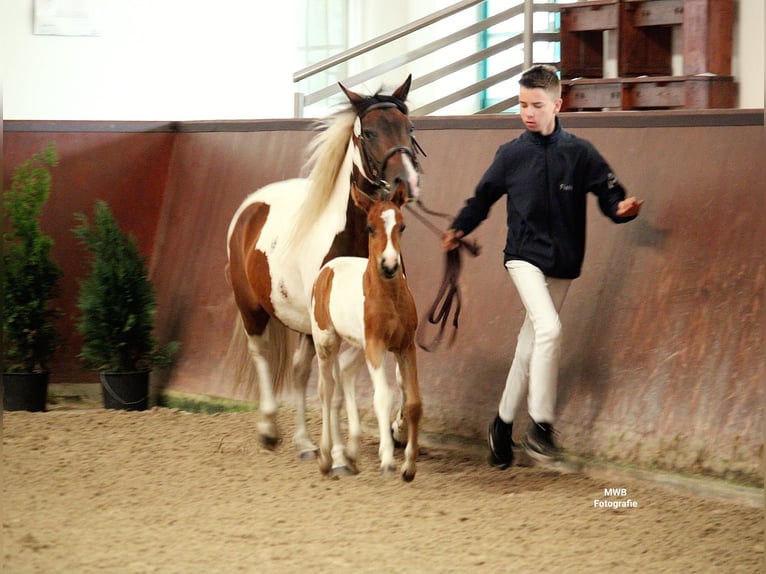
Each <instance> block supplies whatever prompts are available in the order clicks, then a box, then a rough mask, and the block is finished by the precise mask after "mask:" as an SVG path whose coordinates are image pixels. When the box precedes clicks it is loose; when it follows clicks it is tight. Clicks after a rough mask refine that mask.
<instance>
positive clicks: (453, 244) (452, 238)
mask: <svg viewBox="0 0 766 574" xmlns="http://www.w3.org/2000/svg"><path fill="white" fill-rule="evenodd" d="M461 237H463V232H462V231H460V230H459V229H452V228H450V229H447V230H446V231H445V232H444V233H442V249H444V251H452V250H453V249H457V248H458V247H459V246H460V241H459V239H460V238H461Z"/></svg>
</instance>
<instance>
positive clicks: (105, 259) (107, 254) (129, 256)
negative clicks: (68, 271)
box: [73, 200, 179, 410]
mask: <svg viewBox="0 0 766 574" xmlns="http://www.w3.org/2000/svg"><path fill="white" fill-rule="evenodd" d="M75 217H76V218H77V220H78V221H79V225H78V226H77V227H76V228H75V229H74V230H73V232H74V234H75V235H76V236H77V238H78V239H80V241H81V242H82V243H83V245H84V246H85V247H86V248H87V250H88V251H89V253H90V256H91V267H90V272H89V274H88V275H87V277H86V278H85V279H83V280H81V281H80V291H79V295H78V303H77V306H78V308H79V310H80V313H81V315H80V319H79V322H78V324H77V329H78V331H79V332H80V334H81V335H82V338H83V342H82V350H81V353H80V355H79V357H80V359H82V360H83V362H84V363H85V364H86V365H87V366H88V367H89V368H91V369H93V370H95V371H98V372H99V374H100V379H101V385H102V391H103V392H102V395H103V399H104V406H105V407H106V408H114V409H125V410H144V409H146V408H147V406H148V403H149V373H150V372H151V371H152V370H153V369H158V368H166V367H168V366H170V364H171V362H172V356H173V354H174V353H175V352H176V351H177V350H178V348H179V343H178V342H175V341H174V342H171V343H168V344H167V345H165V346H159V345H158V343H157V341H156V339H155V338H154V321H155V313H156V297H155V292H154V287H153V285H152V283H151V281H150V279H149V276H148V272H147V266H146V259H145V258H144V257H143V256H142V255H141V253H140V252H139V249H138V244H137V242H136V239H135V237H134V236H133V235H132V234H128V233H125V232H123V231H122V229H120V226H119V225H118V223H117V221H116V219H115V218H114V215H113V214H112V211H111V209H110V208H109V205H108V204H107V203H106V202H104V201H100V200H99V201H97V202H96V205H95V210H94V213H93V222H92V223H91V222H89V221H88V218H87V217H86V216H85V215H84V214H82V213H78V214H76V215H75Z"/></svg>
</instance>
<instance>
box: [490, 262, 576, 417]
mask: <svg viewBox="0 0 766 574" xmlns="http://www.w3.org/2000/svg"><path fill="white" fill-rule="evenodd" d="M505 266H506V268H507V269H508V274H509V275H510V276H511V279H512V280H513V283H514V285H516V290H517V291H518V293H519V297H520V298H521V302H522V303H523V304H524V308H525V309H526V312H527V313H526V317H525V318H524V324H523V325H522V326H521V330H520V331H519V337H518V342H517V344H516V353H515V355H514V357H513V363H512V364H511V369H510V370H509V371H508V378H507V379H506V381H505V390H504V391H503V396H502V398H501V399H500V406H499V408H498V412H499V415H500V418H501V419H503V420H504V421H505V422H507V423H510V422H513V418H514V416H515V414H516V411H517V409H518V407H519V405H520V404H521V401H522V400H523V399H524V397H525V396H526V397H527V408H528V409H529V415H530V416H531V417H532V420H534V421H535V422H538V423H540V422H546V423H553V422H554V419H555V410H556V387H557V384H558V371H559V357H560V355H561V321H560V320H559V311H560V310H561V306H562V305H563V304H564V299H565V298H566V295H567V291H568V290H569V286H570V284H571V283H572V280H571V279H554V278H551V277H546V276H545V275H544V274H543V273H542V271H540V269H538V268H537V267H535V266H534V265H532V264H531V263H527V262H526V261H508V262H507V263H506V264H505Z"/></svg>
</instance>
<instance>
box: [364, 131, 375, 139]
mask: <svg viewBox="0 0 766 574" xmlns="http://www.w3.org/2000/svg"><path fill="white" fill-rule="evenodd" d="M362 133H363V134H364V137H365V138H367V139H368V140H372V139H375V138H376V137H378V134H377V133H376V132H375V130H364V131H363V132H362Z"/></svg>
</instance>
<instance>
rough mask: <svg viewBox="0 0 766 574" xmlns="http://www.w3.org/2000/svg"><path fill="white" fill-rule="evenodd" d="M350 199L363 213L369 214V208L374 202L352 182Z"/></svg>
mask: <svg viewBox="0 0 766 574" xmlns="http://www.w3.org/2000/svg"><path fill="white" fill-rule="evenodd" d="M351 199H353V200H354V204H355V205H356V206H357V207H358V208H359V209H361V210H362V211H364V212H365V213H369V211H370V208H371V207H372V204H373V202H374V201H375V200H374V199H372V198H371V197H370V196H369V195H367V194H366V193H365V192H363V191H362V190H361V189H359V188H358V187H357V185H356V184H355V183H353V182H352V183H351Z"/></svg>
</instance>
